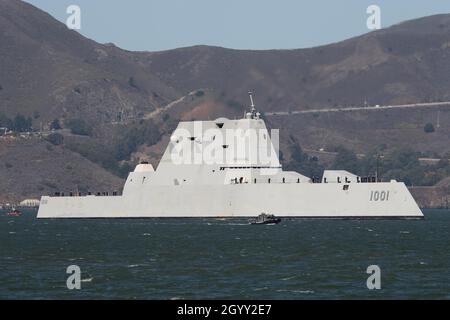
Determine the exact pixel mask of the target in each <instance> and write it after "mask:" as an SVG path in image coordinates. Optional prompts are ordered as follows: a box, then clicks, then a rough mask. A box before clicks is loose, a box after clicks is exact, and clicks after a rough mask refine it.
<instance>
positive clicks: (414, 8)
mask: <svg viewBox="0 0 450 320" xmlns="http://www.w3.org/2000/svg"><path fill="white" fill-rule="evenodd" d="M27 2H29V3H31V4H33V5H35V6H37V7H39V8H41V9H43V10H44V11H46V12H48V13H50V14H51V15H52V16H54V17H55V18H57V19H58V20H60V21H62V22H65V21H66V19H67V17H68V15H67V14H66V8H67V7H68V6H69V5H70V4H76V5H79V6H80V8H81V18H82V29H81V30H80V31H79V32H80V33H81V34H83V35H84V36H86V37H88V38H91V39H93V40H95V41H97V42H100V43H106V42H113V43H115V44H116V45H117V46H119V47H121V48H124V49H128V50H149V51H157V50H165V49H172V48H177V47H186V46H192V45H198V44H206V45H217V46H221V47H228V48H236V49H291V48H305V47H313V46H317V45H322V44H327V43H331V42H337V41H340V40H344V39H347V38H350V37H352V36H356V35H360V34H363V33H366V32H368V31H369V30H368V29H367V27H366V20H367V17H368V15H367V14H366V8H367V7H368V6H369V5H371V4H376V5H378V6H380V8H381V22H382V27H383V28H384V27H388V26H390V25H392V24H396V23H398V22H401V21H404V20H409V19H414V18H418V17H422V16H427V15H432V14H437V13H450V1H448V0H427V1H425V0H377V1H374V0H341V1H338V0H314V1H302V0H278V1H275V0H221V1H218V0H126V1H125V0H121V1H119V0H57V1H56V0H27Z"/></svg>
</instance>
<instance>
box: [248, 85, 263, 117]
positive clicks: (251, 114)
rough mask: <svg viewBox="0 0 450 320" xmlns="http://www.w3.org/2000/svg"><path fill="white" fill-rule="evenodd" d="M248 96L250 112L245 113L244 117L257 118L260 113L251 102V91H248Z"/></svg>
mask: <svg viewBox="0 0 450 320" xmlns="http://www.w3.org/2000/svg"><path fill="white" fill-rule="evenodd" d="M248 96H249V97H250V112H247V113H246V114H245V118H247V119H256V120H258V119H259V117H260V113H259V112H257V111H256V108H255V104H254V103H253V92H251V91H249V92H248Z"/></svg>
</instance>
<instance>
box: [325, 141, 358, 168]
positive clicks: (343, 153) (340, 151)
mask: <svg viewBox="0 0 450 320" xmlns="http://www.w3.org/2000/svg"><path fill="white" fill-rule="evenodd" d="M336 152H337V155H336V158H334V162H333V165H332V168H333V169H334V170H347V171H349V172H352V173H355V174H360V171H361V167H360V163H359V161H358V157H357V156H356V154H355V152H353V151H352V150H349V149H347V148H345V147H343V146H338V147H337V148H336Z"/></svg>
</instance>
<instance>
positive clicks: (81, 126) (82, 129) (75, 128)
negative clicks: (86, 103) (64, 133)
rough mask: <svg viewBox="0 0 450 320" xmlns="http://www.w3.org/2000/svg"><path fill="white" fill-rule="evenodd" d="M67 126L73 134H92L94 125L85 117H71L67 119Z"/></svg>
mask: <svg viewBox="0 0 450 320" xmlns="http://www.w3.org/2000/svg"><path fill="white" fill-rule="evenodd" d="M65 124H66V126H67V127H68V128H69V129H70V132H72V133H73V134H77V135H81V136H91V135H92V127H91V126H90V125H89V124H88V123H87V122H86V121H84V120H83V119H71V120H67V121H66V123H65Z"/></svg>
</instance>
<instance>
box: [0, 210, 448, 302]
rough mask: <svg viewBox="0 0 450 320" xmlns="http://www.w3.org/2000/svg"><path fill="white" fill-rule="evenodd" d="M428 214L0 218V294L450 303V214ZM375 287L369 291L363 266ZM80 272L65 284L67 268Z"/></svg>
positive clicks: (27, 215) (11, 296)
mask: <svg viewBox="0 0 450 320" xmlns="http://www.w3.org/2000/svg"><path fill="white" fill-rule="evenodd" d="M425 214H426V218H425V219H424V220H284V221H282V222H281V224H279V225H274V226H260V225H256V226H255V225H248V224H247V221H246V220H215V219H185V220H183V219H146V220H145V219H142V220H141V219H138V220H37V219H36V218H35V215H36V213H35V212H25V214H24V215H23V216H21V217H7V216H5V215H4V214H0V251H1V252H0V253H1V254H0V270H1V272H0V298H2V299H54V298H59V299H92V298H96V299H112V298H119V299H200V298H202V299H216V298H220V299H237V298H242V299H357V298H363V299H367V298H368V299H373V298H385V299H391V298H400V299H413V298H415V299H417V298H431V299H434V298H439V299H448V298H450V252H449V246H450V211H444V210H434V211H433V210H431V211H430V210H429V211H426V212H425ZM373 264H375V265H378V266H379V267H380V268H381V287H382V288H381V290H368V289H367V287H366V280H367V277H368V276H369V275H368V274H367V273H366V268H367V267H368V266H369V265H373ZM69 265H78V266H79V267H80V268H81V273H82V279H83V281H82V283H81V290H68V289H67V287H66V279H67V277H68V276H69V275H68V274H66V268H67V267H68V266H69Z"/></svg>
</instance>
